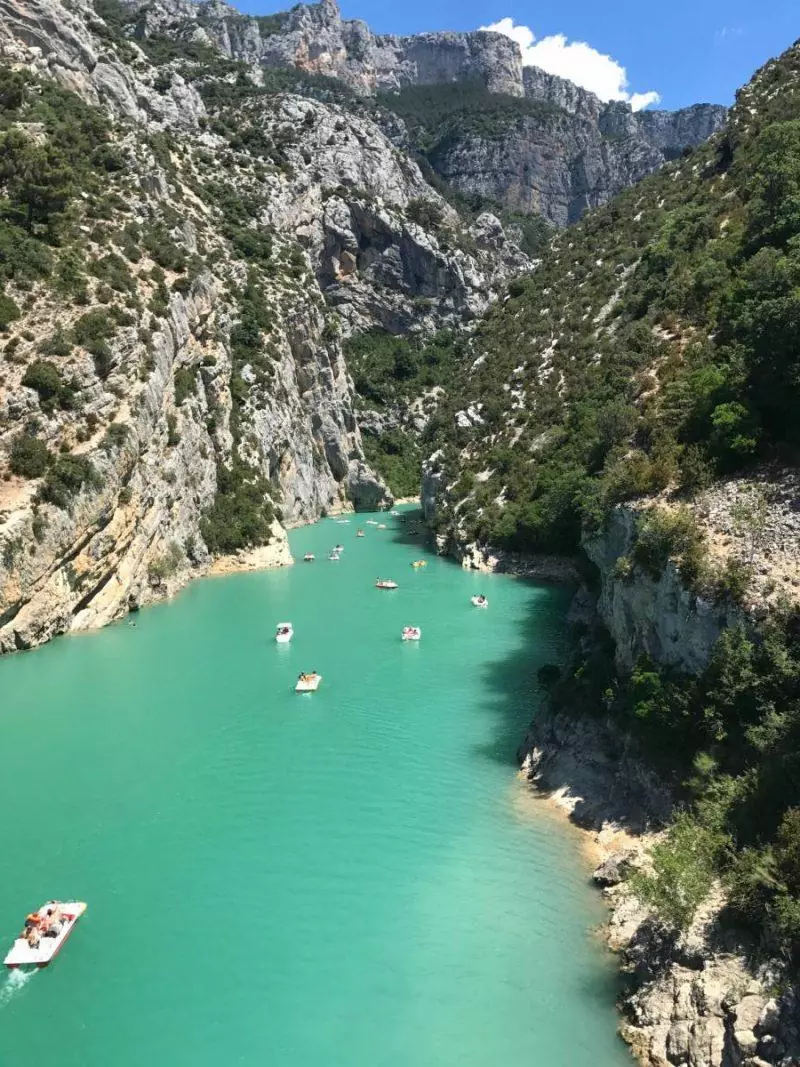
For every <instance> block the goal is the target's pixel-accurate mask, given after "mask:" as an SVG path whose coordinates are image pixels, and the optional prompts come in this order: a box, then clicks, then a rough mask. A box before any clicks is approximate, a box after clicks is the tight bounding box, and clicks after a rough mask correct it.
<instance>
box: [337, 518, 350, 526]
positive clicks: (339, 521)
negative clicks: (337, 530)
mask: <svg viewBox="0 0 800 1067" xmlns="http://www.w3.org/2000/svg"><path fill="white" fill-rule="evenodd" d="M336 523H337V525H339V526H349V525H350V520H349V519H337V520H336Z"/></svg>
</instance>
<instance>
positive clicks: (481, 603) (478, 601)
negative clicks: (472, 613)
mask: <svg viewBox="0 0 800 1067" xmlns="http://www.w3.org/2000/svg"><path fill="white" fill-rule="evenodd" d="M470 601H471V603H472V604H473V605H474V607H476V608H488V607H489V601H488V600H487V599H486V597H485V596H484V595H483V593H478V594H477V595H476V596H474V597H471V598H470Z"/></svg>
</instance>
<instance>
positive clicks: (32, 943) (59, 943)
mask: <svg viewBox="0 0 800 1067" xmlns="http://www.w3.org/2000/svg"><path fill="white" fill-rule="evenodd" d="M86 908H87V905H86V904H85V903H84V902H83V901H82V900H71V901H68V902H65V901H61V900H49V901H48V902H47V903H46V904H43V905H42V907H41V908H39V910H38V911H35V912H31V914H30V915H29V916H28V917H27V919H26V920H25V931H24V935H23V936H21V937H18V938H17V939H16V941H15V942H14V944H13V945H12V947H11V951H10V952H9V953H8V955H7V956H6V958H5V959H4V960H3V962H4V963H5V965H6V967H8V968H9V969H11V968H14V967H46V966H47V965H48V963H50V961H51V960H53V959H55V957H56V956H57V955H58V953H59V952H60V951H61V949H62V948H63V946H64V942H65V941H66V940H67V938H68V937H69V935H70V934H71V933H72V931H73V930H74V929H75V924H76V923H77V921H78V919H80V917H81V915H83V913H84V912H85V911H86Z"/></svg>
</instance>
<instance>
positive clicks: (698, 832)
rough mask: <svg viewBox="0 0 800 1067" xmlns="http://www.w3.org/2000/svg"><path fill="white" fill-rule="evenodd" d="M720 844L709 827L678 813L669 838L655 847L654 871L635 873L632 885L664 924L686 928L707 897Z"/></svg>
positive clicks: (680, 928) (653, 851)
mask: <svg viewBox="0 0 800 1067" xmlns="http://www.w3.org/2000/svg"><path fill="white" fill-rule="evenodd" d="M720 846H721V842H720V840H719V839H718V838H716V837H715V836H714V835H713V834H712V833H711V832H710V831H709V830H708V829H706V828H705V827H703V826H701V825H700V824H699V823H698V822H696V821H695V820H694V819H692V818H691V817H690V816H689V815H687V814H685V813H684V814H681V815H678V816H677V818H676V819H675V821H674V823H673V824H672V826H671V827H670V831H669V834H668V836H667V839H666V840H665V841H663V842H660V843H659V844H657V845H655V846H654V847H653V850H652V861H653V871H652V873H651V874H647V873H644V872H636V873H634V875H633V877H632V878H631V887H632V888H633V891H634V892H635V893H636V894H637V895H638V896H639V897H640V898H641V899H642V900H644V901H646V902H647V903H648V904H650V905H651V906H652V907H653V908H654V909H655V910H656V912H657V913H658V915H659V916H660V917H661V918H662V919H663V920H664V922H665V923H667V924H668V925H669V926H672V927H674V928H676V929H678V930H685V929H686V928H687V927H688V926H689V924H690V923H691V921H692V919H693V918H694V916H695V913H696V911H697V909H698V907H699V906H700V904H701V903H702V902H703V901H704V900H705V898H706V897H707V896H708V893H709V890H710V888H711V884H712V882H713V879H714V875H715V870H716V861H717V856H718V854H719V851H720Z"/></svg>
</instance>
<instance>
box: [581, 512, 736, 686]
mask: <svg viewBox="0 0 800 1067" xmlns="http://www.w3.org/2000/svg"><path fill="white" fill-rule="evenodd" d="M641 517H642V512H641V511H640V510H639V509H638V508H636V507H630V506H621V507H618V508H615V509H614V511H613V512H612V514H611V516H610V517H609V519H608V522H607V523H606V525H605V527H604V529H603V530H602V532H601V533H599V534H597V535H594V536H592V537H589V538H587V539H585V541H584V547H585V549H586V553H587V555H588V556H589V558H590V559H591V561H592V563H594V564H595V566H596V567H597V568H598V571H599V574H600V580H601V595H600V599H599V604H598V610H599V612H600V616H601V618H602V620H603V622H604V624H605V626H606V629H607V630H608V632H609V633H610V634H611V636H612V638H613V639H614V646H615V649H616V658H617V665H618V667H619V668H620V670H622V671H630V670H632V668H633V667H634V666H635V664H636V661H637V660H638V659H639V657H640V656H648V657H649V658H650V659H651V660H652V661H653V662H654V663H660V664H664V665H665V666H669V667H676V668H678V669H679V670H682V671H687V672H688V673H690V674H697V673H699V671H701V670H702V669H703V668H704V667H705V666H706V664H707V663H708V660H709V658H710V656H711V652H712V650H713V648H714V645H715V644H716V642H717V638H718V637H719V635H720V634H721V633H722V631H723V630H724V629H726V628H727V627H728V626H731V625H734V624H735V623H740V622H742V621H743V612H742V611H741V610H739V609H737V608H735V607H734V606H733V605H731V604H730V603H729V602H727V601H716V602H715V601H713V600H710V599H709V600H705V599H704V598H703V597H702V596H698V595H697V594H696V593H694V592H692V591H691V590H690V589H688V588H687V587H686V583H685V582H684V580H683V579H682V578H681V574H680V570H679V568H678V565H677V564H676V563H675V562H674V561H673V560H669V561H668V562H667V563H666V565H665V567H664V569H663V570H662V571H661V572H660V574H659V575H658V577H657V578H653V577H652V576H650V575H648V574H647V573H645V572H644V571H643V570H641V568H631V566H630V560H631V554H632V551H633V547H634V545H635V543H636V534H637V526H638V523H639V522H640V520H641ZM621 564H623V565H624V566H621Z"/></svg>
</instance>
